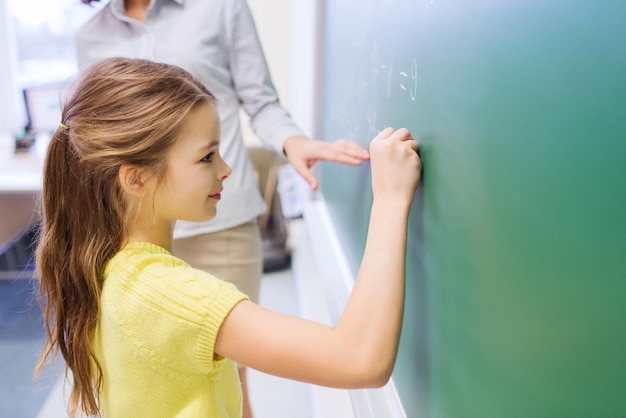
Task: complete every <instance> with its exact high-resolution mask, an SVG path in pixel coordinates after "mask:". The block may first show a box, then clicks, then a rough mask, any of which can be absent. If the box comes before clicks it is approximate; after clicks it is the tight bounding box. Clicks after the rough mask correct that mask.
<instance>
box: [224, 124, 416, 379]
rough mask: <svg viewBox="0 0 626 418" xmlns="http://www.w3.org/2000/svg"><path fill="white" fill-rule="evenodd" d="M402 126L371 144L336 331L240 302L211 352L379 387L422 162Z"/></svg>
mask: <svg viewBox="0 0 626 418" xmlns="http://www.w3.org/2000/svg"><path fill="white" fill-rule="evenodd" d="M416 151H417V144H416V143H415V141H413V140H412V138H411V136H410V134H409V132H408V131H407V130H406V129H400V130H398V131H393V129H391V128H388V129H386V130H384V131H383V132H381V134H380V135H378V136H377V137H376V138H375V139H374V140H373V141H372V144H371V145H370V155H371V160H372V188H373V191H374V201H373V204H372V210H371V217H370V225H369V230H368V237H367V243H366V246H365V252H364V255H363V261H362V263H361V267H360V269H359V272H358V275H357V279H356V281H355V285H354V289H353V291H352V294H351V296H350V298H349V300H348V303H347V305H346V309H345V310H344V313H343V315H342V316H341V318H340V320H339V323H338V324H337V326H336V327H329V326H325V325H321V324H318V323H315V322H312V321H307V320H304V319H299V318H294V317H290V316H287V315H283V314H280V313H276V312H272V311H270V310H268V309H265V308H263V307H261V306H258V305H255V304H254V303H252V302H249V301H244V302H241V303H239V304H238V305H237V306H235V308H233V310H232V311H231V313H230V314H229V315H228V317H227V318H226V320H225V321H224V323H223V324H222V327H221V328H220V331H219V334H218V338H217V342H216V347H215V351H216V352H217V353H219V354H221V355H223V356H225V357H228V358H231V359H233V360H235V361H237V362H239V363H242V364H245V365H247V366H250V367H253V368H255V369H258V370H261V371H263V372H266V373H270V374H274V375H278V376H282V377H286V378H291V379H296V380H301V381H306V382H310V383H314V384H319V385H325V386H334V387H345V388H350V387H371V386H381V385H384V384H385V383H386V382H387V380H388V379H389V376H390V375H391V372H392V370H393V365H394V363H395V358H396V352H397V348H398V342H399V338H400V330H401V327H402V315H403V311H404V279H405V258H406V234H407V223H408V215H409V210H410V207H411V203H412V201H413V196H414V192H415V188H416V186H417V182H418V180H419V173H420V170H421V163H420V160H419V157H418V155H417V152H416Z"/></svg>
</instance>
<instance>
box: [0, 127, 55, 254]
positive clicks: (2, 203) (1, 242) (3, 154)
mask: <svg viewBox="0 0 626 418" xmlns="http://www.w3.org/2000/svg"><path fill="white" fill-rule="evenodd" d="M48 140H49V139H48V137H47V135H44V136H42V135H40V136H38V137H37V139H36V141H35V143H34V145H33V146H32V148H31V149H30V150H28V151H27V152H22V153H17V154H16V153H15V151H14V149H15V148H14V142H13V139H12V138H10V137H8V136H0V253H1V252H3V251H4V250H5V249H6V246H7V245H9V244H10V243H11V241H13V240H14V239H15V238H17V237H18V236H19V235H20V234H21V233H22V232H23V231H24V230H25V229H26V228H28V227H29V226H30V225H31V224H32V223H33V222H34V221H35V220H36V218H37V214H36V210H35V209H36V204H37V196H38V194H39V191H40V190H41V178H42V170H43V161H44V158H45V152H46V148H47V146H48Z"/></svg>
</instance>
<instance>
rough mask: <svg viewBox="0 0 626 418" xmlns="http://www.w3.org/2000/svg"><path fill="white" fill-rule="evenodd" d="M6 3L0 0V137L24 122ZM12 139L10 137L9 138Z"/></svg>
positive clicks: (19, 127) (12, 132) (20, 127)
mask: <svg viewBox="0 0 626 418" xmlns="http://www.w3.org/2000/svg"><path fill="white" fill-rule="evenodd" d="M11 28H12V20H11V18H10V15H9V9H8V4H7V2H6V1H0V138H3V140H5V139H4V138H9V136H11V135H17V134H20V133H21V132H22V129H23V127H24V126H25V124H26V118H25V114H24V109H23V108H21V107H18V106H17V105H16V104H17V103H21V92H20V90H19V89H18V88H17V85H16V83H15V65H16V63H17V51H16V49H15V48H16V45H15V37H14V34H13V30H12V29H11ZM10 140H11V141H12V138H10Z"/></svg>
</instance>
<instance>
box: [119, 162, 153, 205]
mask: <svg viewBox="0 0 626 418" xmlns="http://www.w3.org/2000/svg"><path fill="white" fill-rule="evenodd" d="M117 175H118V179H119V181H120V185H121V186H122V189H124V191H126V192H127V193H129V194H130V195H132V196H135V197H144V196H145V195H146V193H147V190H146V184H145V180H144V178H143V176H145V169H144V168H142V167H139V166H137V165H134V164H122V165H121V166H120V169H119V171H118V173H117Z"/></svg>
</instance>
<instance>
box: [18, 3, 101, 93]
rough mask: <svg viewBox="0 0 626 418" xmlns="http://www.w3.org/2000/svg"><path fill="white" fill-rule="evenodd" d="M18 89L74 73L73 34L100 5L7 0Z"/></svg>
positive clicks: (38, 84) (53, 80)
mask: <svg viewBox="0 0 626 418" xmlns="http://www.w3.org/2000/svg"><path fill="white" fill-rule="evenodd" d="M8 1H9V8H10V12H11V15H12V17H13V25H12V26H13V29H14V31H15V37H14V38H15V42H16V44H17V48H16V49H17V56H18V63H17V65H16V70H17V74H16V81H17V83H19V85H20V86H21V87H22V88H30V87H33V86H41V85H49V84H56V83H59V82H63V81H65V80H67V79H69V78H71V77H72V76H74V75H75V74H76V72H77V65H76V52H75V46H74V44H75V42H74V33H75V31H76V29H77V28H78V27H79V26H80V25H81V24H83V23H84V22H85V21H86V20H87V19H89V18H90V17H91V16H92V15H93V14H94V13H95V12H96V11H97V10H99V9H100V8H101V7H102V5H101V4H100V3H99V2H96V3H95V4H96V6H91V7H90V6H88V5H86V4H83V3H82V2H81V1H80V0H54V1H50V0H8Z"/></svg>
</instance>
